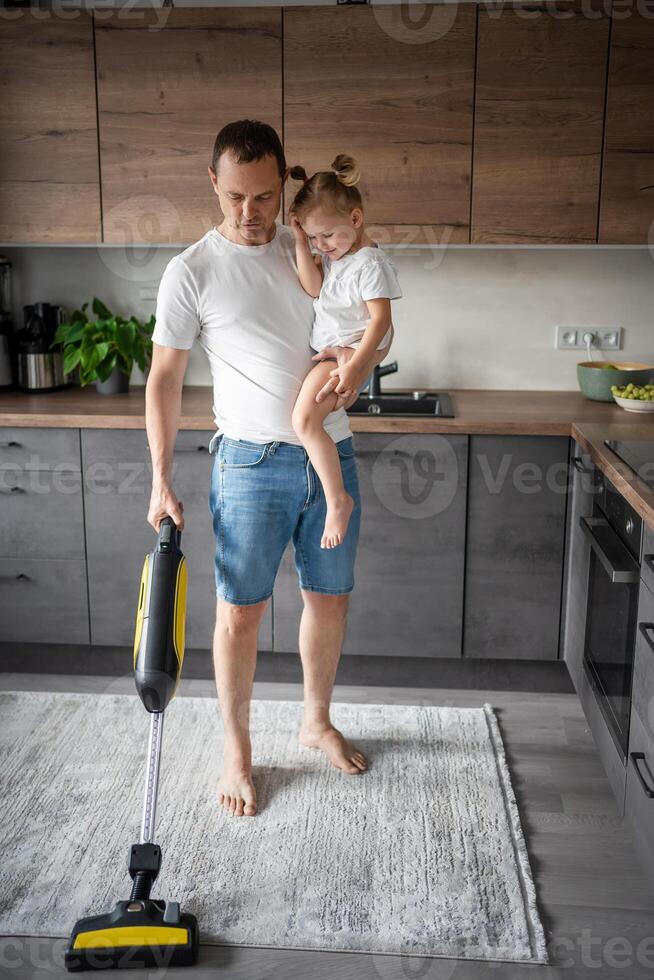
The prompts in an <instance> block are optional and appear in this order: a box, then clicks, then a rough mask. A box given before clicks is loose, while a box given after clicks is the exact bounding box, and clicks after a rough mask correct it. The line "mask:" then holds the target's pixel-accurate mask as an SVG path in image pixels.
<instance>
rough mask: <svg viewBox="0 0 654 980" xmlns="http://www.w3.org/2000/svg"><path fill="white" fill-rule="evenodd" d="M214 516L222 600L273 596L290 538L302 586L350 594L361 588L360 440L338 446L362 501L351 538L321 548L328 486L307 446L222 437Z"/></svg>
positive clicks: (218, 438) (352, 490)
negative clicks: (357, 584)
mask: <svg viewBox="0 0 654 980" xmlns="http://www.w3.org/2000/svg"><path fill="white" fill-rule="evenodd" d="M209 449H210V450H211V451H213V452H215V456H214V461H213V469H212V471H211V489H210V491H209V511H210V513H211V515H212V518H213V529H214V534H215V538H216V562H215V571H216V596H217V597H218V598H221V599H224V600H225V601H226V602H230V603H233V604H234V605H239V606H247V605H251V604H252V603H255V602H262V601H263V600H264V599H267V598H269V597H270V596H271V595H272V591H273V585H274V583H275V577H276V575H277V570H278V568H279V564H280V562H281V559H282V555H283V554H284V551H285V550H286V547H287V545H288V543H289V541H290V540H291V539H292V541H293V546H294V549H295V567H296V570H297V574H298V580H299V584H300V588H302V589H306V590H307V591H309V592H324V593H327V594H329V595H344V594H346V593H348V592H351V591H352V589H353V588H354V561H355V557H356V549H357V542H358V539H359V525H360V518H361V499H360V496H359V481H358V478H357V465H356V459H355V456H354V446H353V444H352V438H351V437H349V438H347V439H342V440H341V441H340V442H337V443H336V449H337V451H338V455H339V458H340V462H341V472H342V474H343V483H344V485H345V489H346V490H347V492H348V493H349V494H350V495H351V496H352V498H353V500H354V509H353V510H352V514H351V516H350V522H349V524H348V528H347V533H346V535H345V538H344V540H343V541H342V542H341V544H340V545H338V546H337V547H336V548H321V547H320V539H321V537H322V533H323V529H324V524H325V514H326V506H325V496H324V493H323V489H322V484H321V482H320V480H319V478H318V475H317V474H316V471H315V470H314V468H313V466H312V465H311V462H310V460H309V458H308V456H307V452H306V450H305V448H304V447H303V446H296V445H293V444H292V443H289V442H266V443H261V442H249V441H247V440H245V439H230V438H228V437H227V436H224V435H221V434H218V433H216V435H215V436H214V437H213V439H212V440H211V442H210V444H209Z"/></svg>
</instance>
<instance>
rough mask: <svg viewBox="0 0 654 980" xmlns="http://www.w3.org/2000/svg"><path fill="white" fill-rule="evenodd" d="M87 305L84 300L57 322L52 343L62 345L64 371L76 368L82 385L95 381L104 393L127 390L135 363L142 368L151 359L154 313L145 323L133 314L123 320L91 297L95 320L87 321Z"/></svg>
mask: <svg viewBox="0 0 654 980" xmlns="http://www.w3.org/2000/svg"><path fill="white" fill-rule="evenodd" d="M88 305H89V304H88V303H84V304H83V306H82V309H81V310H74V311H73V313H72V314H71V316H70V318H69V319H68V320H67V321H66V322H65V323H61V324H60V325H59V327H58V328H57V332H56V334H55V339H54V341H53V343H52V344H51V346H52V347H54V346H55V345H59V344H61V345H63V353H64V372H65V373H69V372H72V371H74V370H75V369H76V368H77V369H78V370H79V379H80V385H81V386H82V387H84V386H85V385H88V384H91V383H92V382H93V381H95V382H96V387H97V390H98V391H99V392H100V393H101V394H103V395H114V394H118V393H119V392H125V391H128V390H129V378H130V374H131V373H132V367H133V365H134V363H136V364H138V366H139V367H140V369H141V371H145V370H146V368H147V366H148V364H149V363H150V361H151V359H152V331H153V329H154V324H155V318H154V314H152V316H151V317H150V319H149V320H148V321H147V323H142V322H141V321H140V320H138V319H137V318H136V317H135V316H130V317H129V319H127V320H125V319H124V317H122V316H118V315H116V314H114V313H111V312H110V311H109V310H108V309H107V307H106V306H105V305H104V303H101V302H100V300H99V299H97V298H96V297H95V296H94V297H93V303H92V306H91V308H92V310H93V313H94V314H95V319H94V320H89V318H88V317H87V315H86V308H87V306H88Z"/></svg>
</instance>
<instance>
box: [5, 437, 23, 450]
mask: <svg viewBox="0 0 654 980" xmlns="http://www.w3.org/2000/svg"><path fill="white" fill-rule="evenodd" d="M20 446H21V443H20V442H16V440H15V439H10V440H9V442H0V449H14V447H16V448H19V447H20Z"/></svg>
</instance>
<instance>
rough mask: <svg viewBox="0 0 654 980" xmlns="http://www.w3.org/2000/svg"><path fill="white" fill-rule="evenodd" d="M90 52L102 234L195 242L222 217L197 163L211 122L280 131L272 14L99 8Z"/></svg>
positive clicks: (207, 155)
mask: <svg viewBox="0 0 654 980" xmlns="http://www.w3.org/2000/svg"><path fill="white" fill-rule="evenodd" d="M96 58H97V71H98V112H99V125H100V159H101V172H102V210H103V224H104V241H105V242H112V243H120V244H127V245H129V244H138V243H140V242H159V243H170V244H173V243H175V244H176V243H187V242H193V241H196V240H197V239H198V238H201V237H202V235H203V234H205V232H207V231H208V230H209V229H210V228H211V227H212V226H213V225H215V224H218V223H220V220H221V213H220V207H219V204H218V197H217V196H216V194H215V192H214V190H213V187H212V186H211V182H210V180H209V176H208V173H207V167H208V165H209V164H210V163H211V154H212V150H213V145H214V142H215V138H216V136H217V134H218V131H219V130H220V129H221V128H222V126H224V125H225V123H228V122H231V121H232V120H235V119H242V118H253V119H261V120H262V121H263V122H267V123H269V124H270V125H272V126H274V127H275V129H277V131H278V132H279V133H280V136H281V123H282V95H281V11H280V10H279V9H268V10H266V9H255V8H251V9H240V10H239V9H238V8H234V7H232V8H206V7H205V8H196V9H184V8H178V9H173V8H170V7H166V8H161V9H158V10H152V9H149V10H148V9H144V8H134V9H132V10H130V11H129V16H125V15H124V12H123V11H120V10H114V11H111V13H110V14H109V12H108V11H103V14H102V19H100V18H99V17H97V19H96Z"/></svg>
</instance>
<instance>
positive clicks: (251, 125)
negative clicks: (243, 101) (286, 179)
mask: <svg viewBox="0 0 654 980" xmlns="http://www.w3.org/2000/svg"><path fill="white" fill-rule="evenodd" d="M226 151H229V152H230V153H231V154H232V155H233V156H234V157H235V159H236V162H237V163H252V162H253V161H254V160H261V159H263V157H265V156H268V155H271V156H274V157H275V158H276V160H277V166H278V167H279V176H280V177H283V176H284V173H285V172H286V158H285V156H284V150H283V148H282V143H281V140H280V138H279V136H278V135H277V133H276V132H275V130H274V129H273V128H272V126H269V125H268V123H264V122H259V120H258V119H238V120H237V121H236V122H231V123H227V125H226V126H223V128H222V129H221V130H220V132H219V133H218V135H217V136H216V142H215V143H214V145H213V155H212V157H211V167H212V169H213V171H214V173H216V174H217V173H218V161H219V159H220V157H221V156H222V154H223V153H225V152H226Z"/></svg>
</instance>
